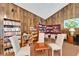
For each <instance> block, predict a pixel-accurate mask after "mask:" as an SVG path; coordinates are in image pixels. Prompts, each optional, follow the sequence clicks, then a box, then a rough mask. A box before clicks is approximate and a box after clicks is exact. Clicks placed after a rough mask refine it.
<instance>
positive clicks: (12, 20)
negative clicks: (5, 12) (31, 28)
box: [4, 18, 20, 22]
mask: <svg viewBox="0 0 79 59" xmlns="http://www.w3.org/2000/svg"><path fill="white" fill-rule="evenodd" d="M4 20H5V21H7V20H8V21H15V22H20V21H19V20H13V19H7V18H4Z"/></svg>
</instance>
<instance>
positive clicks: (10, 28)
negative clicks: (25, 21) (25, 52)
mask: <svg viewBox="0 0 79 59" xmlns="http://www.w3.org/2000/svg"><path fill="white" fill-rule="evenodd" d="M3 33H4V36H3V37H4V39H3V46H4V55H14V51H13V47H12V45H11V42H10V40H9V38H10V37H12V36H13V35H16V36H19V37H20V36H21V23H20V21H17V20H11V19H5V18H4V21H3ZM18 41H19V43H21V40H20V39H18Z"/></svg>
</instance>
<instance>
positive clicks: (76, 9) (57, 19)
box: [46, 3, 79, 33]
mask: <svg viewBox="0 0 79 59" xmlns="http://www.w3.org/2000/svg"><path fill="white" fill-rule="evenodd" d="M71 18H79V3H70V4H68V5H67V6H65V7H64V8H62V9H61V10H59V11H58V12H56V13H55V14H54V15H52V16H50V17H49V18H47V20H46V24H49V25H53V24H61V30H62V32H67V31H68V29H65V28H64V20H66V19H71ZM76 33H79V28H77V29H76Z"/></svg>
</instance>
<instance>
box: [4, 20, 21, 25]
mask: <svg viewBox="0 0 79 59" xmlns="http://www.w3.org/2000/svg"><path fill="white" fill-rule="evenodd" d="M4 25H16V26H21V23H19V22H15V21H4Z"/></svg>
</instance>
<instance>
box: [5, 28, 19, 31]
mask: <svg viewBox="0 0 79 59" xmlns="http://www.w3.org/2000/svg"><path fill="white" fill-rule="evenodd" d="M4 31H21V29H20V28H19V27H14V28H4Z"/></svg>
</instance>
